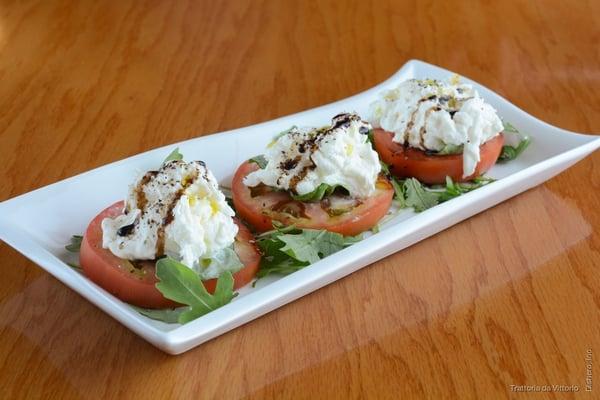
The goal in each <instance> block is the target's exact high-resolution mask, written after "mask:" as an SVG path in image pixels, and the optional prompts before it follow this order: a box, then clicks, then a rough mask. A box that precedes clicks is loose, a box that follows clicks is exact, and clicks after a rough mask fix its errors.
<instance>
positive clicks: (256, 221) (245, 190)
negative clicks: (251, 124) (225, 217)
mask: <svg viewBox="0 0 600 400" xmlns="http://www.w3.org/2000/svg"><path fill="white" fill-rule="evenodd" d="M258 168H259V167H258V165H256V164H255V163H250V162H245V163H243V164H242V165H240V167H239V168H238V170H237V171H236V173H235V176H234V177H233V182H232V192H233V204H234V205H235V210H236V212H237V214H238V216H240V217H241V218H242V219H244V220H245V221H246V222H248V223H249V224H250V225H252V226H253V227H254V228H255V229H256V230H257V231H259V232H265V231H268V230H271V229H273V221H279V222H281V223H283V224H284V225H288V226H289V225H295V226H296V227H298V228H311V229H326V230H328V231H332V232H337V233H341V234H342V235H347V236H351V235H357V234H359V233H361V232H364V231H366V230H368V229H371V228H372V227H373V226H375V225H376V224H377V222H379V220H380V219H381V218H382V217H383V216H384V215H385V214H386V212H387V211H388V209H389V208H390V205H391V204H392V198H393V197H394V189H393V188H392V185H391V184H390V182H389V181H388V180H387V178H384V177H380V178H379V180H378V181H377V184H376V191H375V194H374V195H373V196H371V197H369V198H367V199H361V200H355V199H352V198H350V197H349V196H338V195H333V196H330V197H328V198H326V199H323V200H321V201H317V202H301V201H297V200H294V199H293V198H292V197H291V196H290V195H289V194H288V193H287V192H284V191H275V190H273V189H272V188H270V187H268V186H266V185H260V186H257V187H255V188H250V187H248V186H246V185H245V184H244V182H243V181H244V177H246V175H248V174H249V173H251V172H252V171H256V170H257V169H258Z"/></svg>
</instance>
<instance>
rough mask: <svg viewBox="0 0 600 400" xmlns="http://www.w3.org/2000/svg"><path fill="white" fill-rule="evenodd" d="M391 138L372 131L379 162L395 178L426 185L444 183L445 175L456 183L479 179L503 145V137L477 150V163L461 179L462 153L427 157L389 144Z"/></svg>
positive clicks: (380, 131) (425, 154)
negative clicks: (380, 161) (384, 165)
mask: <svg viewBox="0 0 600 400" xmlns="http://www.w3.org/2000/svg"><path fill="white" fill-rule="evenodd" d="M393 136H394V135H393V133H391V132H386V131H384V130H383V129H375V130H374V131H373V142H374V144H375V150H376V151H377V153H379V157H380V158H381V160H382V161H383V162H385V163H386V164H388V165H389V166H390V172H391V173H392V174H394V175H395V176H397V177H399V178H410V177H413V178H417V179H418V180H419V181H421V182H423V183H427V184H435V183H445V182H446V176H449V177H451V178H452V180H453V181H455V182H465V181H468V180H471V179H473V178H475V177H478V176H480V175H481V174H483V173H485V172H486V171H487V170H489V169H490V168H491V167H492V166H493V165H494V164H495V163H496V160H498V156H500V152H501V151H502V145H503V144H504V136H502V134H500V135H497V136H495V137H494V138H493V139H491V140H488V141H487V142H485V143H484V144H482V145H481V147H480V148H479V155H480V161H479V163H478V164H477V166H476V167H475V172H474V173H473V174H472V175H470V176H467V177H466V178H463V176H462V175H463V156H462V154H453V155H447V156H436V155H428V154H427V153H426V152H424V151H422V150H418V149H414V148H412V147H405V146H403V145H402V144H400V143H396V142H394V141H392V138H393Z"/></svg>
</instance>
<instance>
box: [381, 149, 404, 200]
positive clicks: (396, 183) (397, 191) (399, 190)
mask: <svg viewBox="0 0 600 400" xmlns="http://www.w3.org/2000/svg"><path fill="white" fill-rule="evenodd" d="M379 164H381V172H382V173H383V174H384V175H385V176H386V178H388V179H389V180H390V183H391V184H392V187H393V188H394V200H396V201H397V202H398V205H399V206H400V208H406V199H405V194H404V180H402V179H398V178H396V177H395V176H394V175H392V173H391V172H390V166H389V165H387V164H386V163H384V162H383V161H381V160H379Z"/></svg>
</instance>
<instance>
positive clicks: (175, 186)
mask: <svg viewBox="0 0 600 400" xmlns="http://www.w3.org/2000/svg"><path fill="white" fill-rule="evenodd" d="M79 261H80V264H81V268H82V269H83V272H84V273H85V275H86V276H87V277H89V278H90V279H91V280H92V281H94V282H95V283H96V284H98V285H99V286H101V287H103V288H104V289H106V290H107V291H109V292H110V293H112V294H114V295H115V296H116V297H118V298H119V299H121V300H123V301H125V302H127V303H130V304H132V305H135V306H138V307H143V308H148V309H155V308H167V307H176V306H178V305H182V304H183V305H187V306H189V307H190V309H193V305H194V304H193V301H191V302H190V301H189V298H193V297H194V295H195V296H200V297H204V298H206V299H207V300H206V299H205V301H204V303H206V302H208V303H210V301H216V300H218V299H214V298H213V297H214V296H225V297H226V298H227V297H233V290H234V289H236V288H239V287H241V286H243V285H245V284H247V283H249V282H250V281H251V280H252V279H253V278H254V276H255V275H256V273H257V271H258V267H259V262H260V253H259V251H258V249H257V247H256V245H255V244H254V237H253V235H252V233H251V232H250V231H249V230H248V228H247V227H246V226H245V225H244V224H243V223H241V222H240V221H239V220H237V219H236V218H235V217H234V211H233V210H232V209H231V207H230V206H229V204H228V203H227V201H226V198H225V196H224V195H223V193H222V192H221V191H220V189H219V187H218V184H217V181H216V179H215V177H214V176H213V174H212V173H211V171H210V170H208V168H207V167H206V165H205V164H204V163H203V162H201V161H192V162H185V161H183V160H180V159H174V160H169V161H166V162H165V163H164V164H163V165H162V166H161V167H160V168H159V169H158V170H153V171H148V172H146V173H144V174H142V175H141V176H140V177H138V178H137V179H136V180H135V182H134V183H133V184H132V185H131V186H130V188H129V193H128V196H127V199H126V200H125V201H124V202H123V201H119V202H117V203H115V204H113V205H111V206H109V207H108V208H106V209H105V210H103V211H101V212H100V213H99V214H98V215H97V216H96V217H95V218H94V219H93V220H92V221H91V223H90V224H89V226H88V228H87V230H86V232H85V234H84V235H83V238H82V240H81V245H80V249H79ZM190 277H191V278H190ZM221 279H223V281H222V282H221ZM186 286H189V287H186ZM219 286H221V287H219ZM219 289H220V290H219ZM195 292H196V293H195ZM210 293H213V294H214V296H213V295H211V294H210ZM185 311H188V310H185ZM193 311H194V313H196V314H197V313H199V310H193ZM184 316H185V317H184V318H185V319H187V318H189V315H186V314H184Z"/></svg>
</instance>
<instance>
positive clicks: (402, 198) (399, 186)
mask: <svg viewBox="0 0 600 400" xmlns="http://www.w3.org/2000/svg"><path fill="white" fill-rule="evenodd" d="M390 182H391V183H392V187H393V188H394V200H396V201H397V202H398V205H399V206H400V208H405V207H406V194H405V193H404V181H402V180H399V179H397V178H396V177H394V176H391V177H390Z"/></svg>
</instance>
